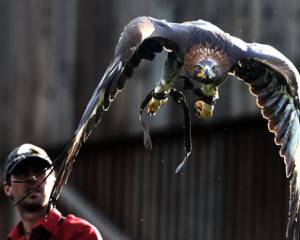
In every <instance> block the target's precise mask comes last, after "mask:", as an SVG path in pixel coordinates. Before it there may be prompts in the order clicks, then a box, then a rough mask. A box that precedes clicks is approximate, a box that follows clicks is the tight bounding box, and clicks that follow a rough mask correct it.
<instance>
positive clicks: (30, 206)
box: [20, 198, 45, 212]
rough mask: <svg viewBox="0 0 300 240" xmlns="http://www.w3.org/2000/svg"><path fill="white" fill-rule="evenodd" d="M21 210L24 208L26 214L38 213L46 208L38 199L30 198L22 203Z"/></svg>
mask: <svg viewBox="0 0 300 240" xmlns="http://www.w3.org/2000/svg"><path fill="white" fill-rule="evenodd" d="M20 208H22V209H23V211H26V212H37V211H40V210H41V209H43V208H45V206H44V204H43V203H42V201H41V200H40V199H38V198H36V199H33V198H28V199H25V200H24V201H23V202H21V203H20Z"/></svg>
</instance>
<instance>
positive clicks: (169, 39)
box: [51, 17, 300, 240]
mask: <svg viewBox="0 0 300 240" xmlns="http://www.w3.org/2000/svg"><path fill="white" fill-rule="evenodd" d="M163 50H166V51H167V52H168V55H167V59H166V61H165V65H164V74H163V77H162V80H161V81H160V82H159V83H158V84H157V86H155V88H154V89H153V91H151V93H150V94H149V95H148V97H147V98H146V100H145V101H144V102H143V104H142V108H141V113H142V112H143V108H145V107H147V112H148V114H149V115H153V114H155V113H156V112H157V111H158V110H159V109H160V107H161V106H162V105H163V104H165V103H166V102H167V100H168V97H169V96H171V97H172V98H174V100H175V101H176V102H177V103H180V104H181V105H182V107H183V110H184V113H185V116H186V117H185V123H186V127H187V128H188V129H187V133H188V134H187V135H189V134H190V132H189V128H190V118H189V109H188V106H187V104H186V101H185V97H184V95H183V93H181V92H180V91H178V90H176V89H175V88H174V82H175V81H176V80H178V81H184V86H185V87H184V88H185V90H187V91H190V92H192V93H193V94H195V95H196V96H197V97H198V101H196V102H195V105H194V107H195V111H196V114H197V116H199V117H200V118H203V117H210V116H212V114H213V109H214V104H215V102H216V100H217V99H218V86H219V85H220V84H221V83H222V82H223V81H224V80H225V78H226V77H227V75H228V74H233V75H235V76H236V77H237V78H239V79H241V80H243V81H244V82H245V83H247V84H248V85H249V89H250V92H251V93H252V94H254V95H255V96H256V97H257V105H258V106H259V107H260V108H261V112H262V115H263V117H264V118H266V119H267V120H268V127H269V130H270V131H271V132H273V133H274V134H275V143H276V144H277V145H279V146H280V155H281V156H282V157H283V159H284V162H285V165H286V175H287V177H290V203H289V220H288V230H287V239H289V240H290V239H299V224H298V222H299V220H300V216H299V187H300V182H299V178H298V176H297V175H298V172H299V164H300V163H299V161H300V159H299V158H300V145H299V142H300V141H299V140H300V128H299V92H298V91H299V90H298V83H299V81H300V76H299V72H298V71H297V69H296V67H295V66H294V65H293V63H292V62H291V61H289V60H288V59H287V58H286V57H285V56H284V55H283V54H281V53H280V52H279V51H277V50H276V49H275V48H273V47H271V46H268V45H263V44H258V43H246V42H244V41H242V40H241V39H238V38H236V37H233V36H231V35H229V34H227V33H225V32H223V31H222V30H221V29H219V28H218V27H216V26H215V25H213V24H211V23H209V22H206V21H203V20H198V21H191V22H184V23H172V22H167V21H165V20H158V19H155V18H151V17H139V18H136V19H134V20H132V21H131V22H130V23H129V24H128V25H127V26H126V27H125V29H124V31H123V32H122V34H121V36H120V39H119V42H118V44H117V46H116V49H115V54H114V57H113V60H112V61H111V63H110V65H109V66H108V68H107V70H106V72H105V73H104V75H103V77H102V79H101V81H100V82H99V84H98V86H97V88H96V90H95V91H94V93H93V95H92V98H91V99H90V101H89V103H88V105H87V107H86V109H85V111H84V114H83V116H82V118H81V120H80V122H79V125H78V128H77V130H76V132H75V134H74V135H73V137H72V139H71V140H70V142H69V143H68V144H67V145H66V147H65V149H64V151H63V152H62V153H61V154H60V155H59V156H58V158H57V159H56V160H55V168H57V169H58V171H57V181H56V183H55V186H54V188H53V191H52V194H51V202H52V204H55V202H56V201H57V199H58V197H59V194H60V191H61V188H62V185H63V184H65V183H66V181H67V179H68V176H69V174H70V171H71V169H72V165H73V163H74V161H75V157H76V155H77V153H78V151H79V149H80V147H81V144H82V143H84V142H85V141H86V139H87V138H88V136H89V134H90V133H91V131H92V130H93V128H94V127H95V126H97V124H98V123H99V121H100V120H101V117H102V114H103V112H105V111H107V110H108V108H109V106H110V103H111V102H112V101H113V100H114V99H115V97H116V95H117V94H118V92H120V91H121V90H122V89H123V87H124V84H125V83H126V80H127V79H129V78H131V76H132V74H133V70H134V68H136V67H138V65H139V63H140V61H141V60H142V59H147V60H152V59H153V58H154V57H155V54H156V53H159V52H161V51H163ZM142 123H143V128H144V132H145V135H146V137H145V143H146V144H147V143H148V145H150V146H148V147H151V143H150V140H149V136H147V133H148V129H147V127H146V125H145V123H144V122H143V121H142ZM190 151H191V144H190V138H189V136H188V137H186V157H185V159H184V161H183V162H182V163H181V164H180V165H179V167H178V168H177V170H176V171H180V169H181V168H182V166H183V165H184V164H185V162H186V160H187V158H188V156H189V153H190Z"/></svg>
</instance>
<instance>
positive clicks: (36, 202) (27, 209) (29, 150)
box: [3, 144, 102, 240]
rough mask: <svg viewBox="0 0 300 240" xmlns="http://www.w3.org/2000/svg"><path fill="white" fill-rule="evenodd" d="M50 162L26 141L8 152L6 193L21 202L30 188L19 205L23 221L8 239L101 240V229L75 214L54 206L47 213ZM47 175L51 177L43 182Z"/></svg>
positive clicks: (52, 179) (51, 176) (52, 180)
mask: <svg viewBox="0 0 300 240" xmlns="http://www.w3.org/2000/svg"><path fill="white" fill-rule="evenodd" d="M51 164H52V161H51V159H50V158H49V157H48V155H47V153H46V152H45V151H44V150H43V149H41V148H39V147H37V146H34V145H32V144H23V145H21V146H19V147H17V148H16V149H14V150H13V151H12V152H11V153H10V154H9V155H8V157H7V160H6V164H5V169H4V170H5V172H4V177H5V180H4V184H3V185H4V192H5V194H6V196H8V197H10V198H11V199H12V200H13V201H18V200H19V199H20V198H22V197H23V196H24V195H25V194H26V193H28V192H29V191H31V193H30V194H29V195H28V197H26V198H25V199H24V200H22V201H21V202H20V203H19V204H17V205H16V207H17V210H18V212H19V214H20V217H21V221H20V223H19V224H18V225H17V226H16V227H15V228H14V229H13V230H12V231H11V233H10V234H9V237H8V239H10V240H17V239H22V240H26V239H28V240H29V239H30V240H34V239H43V240H54V239H62V240H64V239H70V240H71V239H74V240H75V239H85V240H96V239H100V240H102V237H101V235H100V233H99V232H98V230H97V229H96V228H95V227H94V226H92V225H91V224H90V223H88V222H87V221H85V220H83V219H81V218H78V217H75V216H74V215H68V216H67V217H63V216H62V215H61V213H60V212H59V211H58V210H57V209H51V211H50V213H49V214H48V215H47V205H48V202H49V197H50V193H51V189H52V186H53V184H54V181H55V174H54V172H51V169H52V168H51V167H50V166H51ZM49 167H50V168H49ZM48 174H50V175H49V177H47V179H46V180H45V181H44V182H42V180H43V179H44V178H45V176H47V175H48ZM34 176H35V178H33V177H34Z"/></svg>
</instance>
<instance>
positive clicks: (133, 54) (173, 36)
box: [49, 17, 190, 206]
mask: <svg viewBox="0 0 300 240" xmlns="http://www.w3.org/2000/svg"><path fill="white" fill-rule="evenodd" d="M189 28H190V27H188V26H184V25H182V24H175V23H168V22H166V21H162V20H157V19H154V18H150V17H139V18H136V19H134V20H132V21H131V22H130V23H129V24H128V25H127V26H126V27H125V29H124V31H123V32H122V34H121V37H120V39H119V42H118V44H117V46H116V49H115V54H114V58H113V61H112V62H111V64H110V65H109V67H108V68H107V70H106V72H105V74H104V75H103V77H102V79H101V81H100V83H99V84H98V86H97V88H96V90H95V91H94V93H93V95H92V98H91V99H90V101H89V103H88V105H87V107H86V109H85V112H84V114H83V116H82V118H81V120H80V122H79V125H78V128H77V130H76V132H75V134H74V135H73V137H72V139H71V140H70V141H69V142H68V143H67V145H66V147H65V148H64V150H63V151H62V152H61V153H60V154H59V156H58V157H57V158H56V160H55V161H54V167H55V168H57V169H58V171H57V180H56V182H55V185H54V188H53V190H52V193H51V196H50V204H49V206H50V205H51V204H52V205H53V204H55V202H56V201H57V199H58V197H59V194H60V191H61V187H62V185H63V184H65V182H66V181H67V179H68V176H69V174H70V171H71V168H72V164H73V162H74V160H75V157H76V155H77V153H78V151H79V149H80V147H81V144H82V143H84V142H85V141H86V139H87V138H88V136H89V134H90V133H91V131H92V130H93V128H94V127H95V126H97V124H98V123H99V121H100V120H101V117H102V114H103V112H104V111H107V110H108V108H109V105H110V103H111V102H112V101H113V100H114V99H115V97H116V95H117V93H118V92H119V91H121V90H122V88H123V86H124V84H125V81H126V79H128V78H130V77H131V76H132V74H133V69H134V68H135V67H137V66H138V65H139V63H140V61H141V60H142V59H147V60H152V59H153V58H154V57H155V53H157V52H161V51H162V50H163V48H164V47H165V48H167V49H170V50H172V51H176V52H178V53H180V52H181V51H182V49H181V47H182V46H185V45H186V44H185V41H187V40H186V36H188V34H187V31H188V29H189Z"/></svg>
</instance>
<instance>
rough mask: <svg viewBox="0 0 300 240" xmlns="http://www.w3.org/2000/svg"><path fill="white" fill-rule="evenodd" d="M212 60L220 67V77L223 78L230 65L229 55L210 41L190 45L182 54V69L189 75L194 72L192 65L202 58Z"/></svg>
mask: <svg viewBox="0 0 300 240" xmlns="http://www.w3.org/2000/svg"><path fill="white" fill-rule="evenodd" d="M209 59H211V60H213V61H215V62H216V63H217V64H218V65H220V66H221V69H222V78H225V77H226V75H227V73H228V72H229V70H230V68H231V67H232V64H231V61H230V57H229V56H228V54H227V53H226V52H225V51H224V50H223V49H220V48H218V47H217V46H213V45H211V44H210V43H200V44H196V45H195V46H193V47H191V49H190V50H189V51H187V52H186V54H185V55H184V70H185V71H186V73H187V75H188V76H189V77H192V76H193V74H194V66H195V65H197V63H199V62H201V61H204V60H209Z"/></svg>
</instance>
